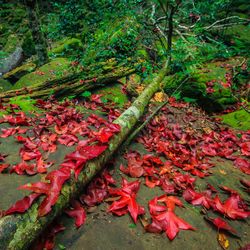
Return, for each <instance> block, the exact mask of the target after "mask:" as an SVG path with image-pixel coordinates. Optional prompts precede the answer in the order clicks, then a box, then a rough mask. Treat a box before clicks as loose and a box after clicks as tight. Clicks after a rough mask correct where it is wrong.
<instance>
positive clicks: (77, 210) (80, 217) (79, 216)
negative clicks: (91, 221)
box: [65, 201, 86, 228]
mask: <svg viewBox="0 0 250 250" xmlns="http://www.w3.org/2000/svg"><path fill="white" fill-rule="evenodd" d="M72 207H73V208H74V209H73V210H69V209H67V210H66V211H65V213H66V214H67V215H69V216H70V217H73V218H75V225H76V227H77V228H78V227H80V226H81V225H82V224H84V222H85V220H86V213H85V210H84V209H83V207H82V206H81V204H80V203H79V202H78V201H73V202H72Z"/></svg>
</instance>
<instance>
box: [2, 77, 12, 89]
mask: <svg viewBox="0 0 250 250" xmlns="http://www.w3.org/2000/svg"><path fill="white" fill-rule="evenodd" d="M10 89H12V84H11V83H10V82H9V81H7V80H4V79H2V78H0V92H4V91H7V90H10Z"/></svg>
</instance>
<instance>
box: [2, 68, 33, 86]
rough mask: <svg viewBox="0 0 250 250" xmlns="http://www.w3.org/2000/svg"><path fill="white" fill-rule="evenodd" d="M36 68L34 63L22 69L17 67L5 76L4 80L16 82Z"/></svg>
mask: <svg viewBox="0 0 250 250" xmlns="http://www.w3.org/2000/svg"><path fill="white" fill-rule="evenodd" d="M35 68H36V64H34V63H26V64H23V65H22V66H20V67H17V68H15V69H13V70H11V71H10V72H8V73H6V74H4V75H3V78H4V79H6V80H9V81H10V82H16V81H17V80H19V79H20V78H21V77H22V76H24V75H26V74H28V73H30V72H32V71H33V70H34V69H35Z"/></svg>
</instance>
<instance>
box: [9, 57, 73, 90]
mask: <svg viewBox="0 0 250 250" xmlns="http://www.w3.org/2000/svg"><path fill="white" fill-rule="evenodd" d="M70 72H71V69H70V61H69V60H68V59H66V58H56V59H54V60H52V61H51V62H49V63H47V64H45V65H43V66H42V67H40V68H38V69H37V70H36V71H34V72H32V73H29V74H27V75H25V76H23V77H22V78H21V79H20V80H19V81H17V82H16V84H15V85H14V88H15V89H18V88H22V87H26V86H30V85H35V84H39V83H43V82H46V81H49V80H54V79H59V78H61V77H62V76H67V75H68V74H69V73H70Z"/></svg>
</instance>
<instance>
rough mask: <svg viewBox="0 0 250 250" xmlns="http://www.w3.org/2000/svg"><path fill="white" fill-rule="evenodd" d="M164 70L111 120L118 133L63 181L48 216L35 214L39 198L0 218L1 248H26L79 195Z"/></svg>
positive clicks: (140, 109) (115, 146) (127, 129)
mask: <svg viewBox="0 0 250 250" xmlns="http://www.w3.org/2000/svg"><path fill="white" fill-rule="evenodd" d="M167 73H168V65H167V64H166V65H165V67H164V68H163V69H162V71H161V72H160V74H159V75H158V76H157V77H156V78H155V79H154V80H153V81H152V83H151V84H150V85H148V87H147V88H146V89H145V90H144V91H143V92H142V93H141V95H140V96H139V97H138V98H137V99H136V100H135V101H134V102H133V104H132V105H131V106H130V107H129V108H128V109H127V110H126V111H125V112H123V113H122V115H121V116H120V117H119V118H118V119H116V120H115V121H114V123H116V124H119V125H120V127H121V130H120V132H119V133H118V134H117V135H116V136H114V138H112V139H111V141H110V143H109V147H108V148H107V149H106V150H105V151H104V152H103V153H102V154H101V155H100V156H99V157H97V158H95V159H94V160H91V161H89V162H88V163H87V164H86V165H85V167H84V169H83V170H82V172H81V173H80V175H79V177H78V179H77V180H75V179H73V178H72V179H71V180H70V181H68V182H66V183H65V184H64V186H63V188H62V190H61V194H60V196H59V198H58V200H57V203H56V204H55V205H54V206H53V208H52V210H51V212H50V213H49V214H48V215H46V216H44V217H39V216H38V206H39V203H40V201H41V200H38V201H37V202H35V203H34V204H33V205H32V206H31V208H30V209H28V210H27V212H26V213H24V214H21V215H10V216H6V217H3V218H2V219H1V220H0V249H11V250H17V249H28V247H29V246H30V244H31V243H32V242H33V241H34V240H35V239H36V238H37V237H38V236H39V235H40V234H41V232H42V231H43V230H44V229H45V228H46V227H47V226H48V225H49V224H51V223H52V222H53V220H54V219H55V218H56V217H57V216H58V215H60V214H61V213H62V212H63V211H64V209H65V208H67V206H68V205H69V203H70V200H71V199H73V198H76V197H78V196H79V194H80V193H81V192H82V190H83V189H84V187H86V185H87V184H88V183H89V182H90V181H91V180H92V179H93V177H94V176H95V175H96V174H97V173H99V172H100V171H101V170H102V169H103V168H104V166H105V164H106V163H107V162H108V160H109V159H110V158H111V156H112V155H113V154H114V152H116V151H117V149H118V148H119V146H120V145H121V144H122V142H123V141H124V140H125V139H126V138H127V137H128V135H129V134H130V133H131V131H132V130H133V129H134V126H135V124H136V123H137V121H138V120H139V118H140V117H141V116H142V115H143V113H144V110H145V108H146V106H147V105H148V103H149V101H150V99H151V98H152V96H153V95H154V93H155V92H157V91H158V89H159V87H160V83H161V82H162V80H163V78H164V77H165V75H166V74H167Z"/></svg>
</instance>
